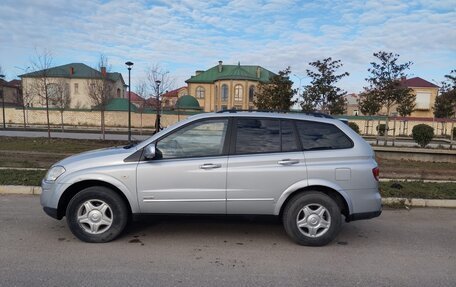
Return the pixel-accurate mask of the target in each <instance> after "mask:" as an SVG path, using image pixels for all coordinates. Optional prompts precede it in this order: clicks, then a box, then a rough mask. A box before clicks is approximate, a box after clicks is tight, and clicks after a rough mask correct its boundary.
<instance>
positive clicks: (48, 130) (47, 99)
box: [45, 85, 51, 139]
mask: <svg viewBox="0 0 456 287" xmlns="http://www.w3.org/2000/svg"><path fill="white" fill-rule="evenodd" d="M45 90H46V92H45V95H46V120H47V132H48V139H51V124H50V123H49V97H48V93H47V87H46V85H45Z"/></svg>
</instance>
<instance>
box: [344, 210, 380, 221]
mask: <svg viewBox="0 0 456 287" xmlns="http://www.w3.org/2000/svg"><path fill="white" fill-rule="evenodd" d="M380 214H382V211H381V210H379V211H372V212H362V213H353V214H350V215H349V216H348V217H346V218H345V221H347V222H350V221H355V220H363V219H370V218H374V217H378V216H380Z"/></svg>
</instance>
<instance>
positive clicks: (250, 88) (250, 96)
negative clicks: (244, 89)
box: [249, 85, 255, 102]
mask: <svg viewBox="0 0 456 287" xmlns="http://www.w3.org/2000/svg"><path fill="white" fill-rule="evenodd" d="M254 96H255V86H253V85H252V86H250V87H249V102H253V99H254Z"/></svg>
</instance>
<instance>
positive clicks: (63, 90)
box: [51, 78, 71, 132]
mask: <svg viewBox="0 0 456 287" xmlns="http://www.w3.org/2000/svg"><path fill="white" fill-rule="evenodd" d="M54 85H55V89H54V91H53V92H54V94H53V95H52V97H51V102H52V105H53V106H54V107H56V108H57V109H58V110H59V111H60V123H61V126H62V132H64V131H65V128H64V124H63V112H64V111H65V110H66V109H68V108H69V107H70V104H71V95H70V84H69V83H68V81H67V80H66V79H64V78H60V79H58V80H57V82H56V83H54Z"/></svg>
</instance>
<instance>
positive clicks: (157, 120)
mask: <svg viewBox="0 0 456 287" xmlns="http://www.w3.org/2000/svg"><path fill="white" fill-rule="evenodd" d="M155 84H156V85H157V88H156V90H157V108H156V110H157V119H156V120H155V133H158V132H159V131H160V109H161V104H160V84H161V81H160V80H156V81H155Z"/></svg>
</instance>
